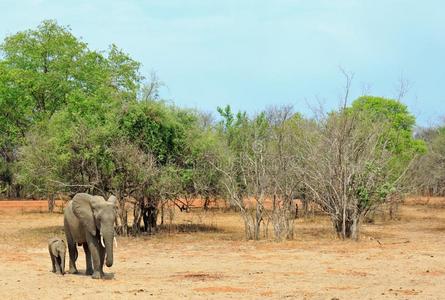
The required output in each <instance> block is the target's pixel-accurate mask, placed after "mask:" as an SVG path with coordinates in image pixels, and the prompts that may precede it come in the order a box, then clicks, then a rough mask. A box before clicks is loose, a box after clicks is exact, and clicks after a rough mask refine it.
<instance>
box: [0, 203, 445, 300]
mask: <svg viewBox="0 0 445 300" xmlns="http://www.w3.org/2000/svg"><path fill="white" fill-rule="evenodd" d="M58 204H59V205H60V203H58ZM45 209H46V202H45V201H32V202H28V201H27V202H22V201H20V202H10V201H8V202H5V201H0V241H1V242H0V274H1V276H0V299H56V298H57V299H61V298H63V299H71V298H73V299H161V298H162V299H178V298H193V299H209V298H212V299H227V298H233V299H260V298H269V299H281V298H283V299H284V298H290V299H444V298H445V294H444V293H445V291H444V287H445V255H444V249H445V199H430V200H428V199H412V200H411V201H408V203H407V204H405V205H404V206H403V207H402V208H401V212H400V213H401V220H399V221H385V222H383V221H379V222H376V223H375V224H364V225H363V227H362V238H361V240H360V241H359V242H351V241H347V242H344V241H339V240H337V239H336V237H335V236H334V235H333V234H332V230H331V225H330V223H329V220H328V219H327V218H325V217H322V216H319V217H313V218H309V219H306V220H303V219H298V220H297V221H296V226H295V231H296V237H295V240H293V241H288V242H282V243H277V242H273V241H270V240H269V241H259V242H247V241H244V240H243V227H242V223H241V220H240V218H239V217H238V216H237V215H236V214H234V213H222V212H220V211H217V210H212V211H209V212H202V211H201V210H193V211H192V212H189V213H186V212H176V213H175V216H174V219H175V222H176V223H177V224H179V225H177V226H172V227H170V232H169V230H168V229H169V227H168V226H166V227H165V228H164V230H163V232H162V233H160V234H158V235H155V236H143V237H138V238H133V237H128V238H123V237H120V238H118V243H119V245H118V248H117V249H115V257H114V262H115V263H114V265H113V267H112V268H109V269H106V270H105V272H106V273H107V276H106V277H107V279H105V280H93V279H91V277H89V276H85V275H83V274H81V275H69V274H67V275H65V276H57V275H55V274H53V273H51V272H50V268H51V262H50V258H49V255H48V253H47V252H48V250H47V240H48V238H50V237H52V236H55V235H58V236H61V237H63V236H64V234H63V226H62V224H63V215H62V214H60V213H54V214H48V213H45V212H44V211H45ZM195 224H199V225H195ZM67 256H68V255H67ZM67 260H68V257H67ZM78 268H79V270H80V271H81V272H84V271H85V263H84V256H83V250H81V249H79V259H78Z"/></svg>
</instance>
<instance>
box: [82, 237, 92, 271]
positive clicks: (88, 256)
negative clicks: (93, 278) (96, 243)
mask: <svg viewBox="0 0 445 300" xmlns="http://www.w3.org/2000/svg"><path fill="white" fill-rule="evenodd" d="M82 246H83V250H84V251H85V260H86V266H87V267H86V271H85V274H86V275H92V274H93V266H92V265H91V252H90V248H88V244H87V243H83V244H82Z"/></svg>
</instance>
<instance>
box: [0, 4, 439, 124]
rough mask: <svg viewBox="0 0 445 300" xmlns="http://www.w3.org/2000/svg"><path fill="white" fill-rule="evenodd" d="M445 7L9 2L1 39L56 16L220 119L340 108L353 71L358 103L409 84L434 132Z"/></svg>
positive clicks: (169, 94)
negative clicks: (223, 111) (221, 113)
mask: <svg viewBox="0 0 445 300" xmlns="http://www.w3.org/2000/svg"><path fill="white" fill-rule="evenodd" d="M23 3H26V4H25V5H26V7H28V8H29V9H28V10H27V11H23V9H22V7H23V6H24V4H23ZM256 3H260V4H257V5H255V4H256ZM274 3H275V4H274ZM440 7H444V5H443V4H441V2H439V1H428V3H427V4H425V3H417V2H414V1H392V2H391V3H387V1H363V2H360V3H358V2H355V1H321V0H319V1H314V2H310V3H309V2H304V1H285V0H282V1H279V5H278V4H277V2H273V3H272V2H271V1H259V2H258V1H255V2H254V1H247V2H243V3H238V2H236V1H233V0H232V1H224V2H216V3H215V2H211V3H210V2H207V1H199V0H194V1H191V2H188V3H187V5H185V4H183V3H182V2H180V1H170V2H168V3H164V2H160V1H153V2H150V3H141V2H136V1H129V2H125V3H122V2H117V1H112V2H109V1H107V2H105V1H98V2H96V3H94V4H91V3H89V2H87V1H79V2H78V3H76V4H73V3H70V2H69V1H57V2H56V1H45V0H27V1H23V2H21V4H17V3H15V2H13V1H9V0H8V1H4V2H2V3H0V11H1V12H0V17H1V18H0V38H1V40H2V41H3V39H4V38H5V37H6V36H9V35H11V34H14V33H16V32H18V31H23V30H26V29H32V28H35V27H37V25H38V24H40V22H42V21H43V20H45V19H54V20H56V21H57V22H58V24H60V25H62V26H69V27H70V28H71V30H72V33H73V34H74V35H75V36H76V37H78V38H79V37H81V39H82V41H83V42H86V43H87V44H88V46H89V47H90V48H91V49H94V50H105V49H107V48H108V46H109V45H111V44H112V43H114V44H116V45H117V46H118V47H119V48H121V49H122V50H123V51H125V52H126V53H129V54H130V56H131V57H132V58H133V59H135V60H136V61H138V62H141V63H142V67H141V73H142V74H143V75H144V76H146V77H148V76H149V74H150V73H151V72H152V71H154V72H156V74H157V76H158V78H159V79H160V80H161V81H162V82H164V83H165V84H166V87H164V88H162V89H161V93H160V96H161V98H162V99H164V100H166V101H169V102H170V101H171V102H173V103H174V104H175V105H178V106H179V107H187V108H195V109H199V110H202V111H206V112H212V113H216V108H217V107H218V106H226V105H230V106H231V107H232V109H233V110H234V111H239V110H241V111H247V112H248V113H249V114H250V113H255V112H258V111H260V110H263V109H265V108H267V107H268V106H270V105H274V104H292V105H293V106H294V107H295V110H296V111H299V112H301V113H303V114H305V115H308V114H309V113H310V108H309V107H310V106H312V107H313V106H318V103H319V102H321V103H323V105H324V107H325V108H326V110H331V109H333V108H336V107H337V106H338V104H339V101H340V98H341V95H342V90H343V86H344V78H343V75H342V73H341V72H340V71H339V67H342V68H344V69H345V70H347V71H348V72H352V73H354V75H355V76H354V80H353V82H352V89H351V97H350V98H349V103H351V102H352V101H353V100H354V99H356V98H357V97H358V96H360V95H362V94H363V91H364V90H365V91H368V93H366V94H369V95H373V96H381V97H387V98H397V94H398V85H399V83H400V80H402V81H403V82H405V83H408V85H409V90H408V93H407V95H406V96H405V97H404V98H402V102H403V103H404V104H406V105H407V106H408V108H409V110H410V112H411V113H413V114H414V115H415V116H416V120H417V124H418V125H419V126H422V127H425V126H432V125H437V124H439V123H440V122H442V120H441V118H442V117H443V115H444V111H445V101H441V100H443V99H442V98H443V93H441V92H442V91H441V90H440V88H441V86H443V85H445V76H444V74H443V69H444V67H445V65H444V63H443V59H442V53H443V52H444V50H445V39H444V38H443V37H444V34H443V32H445V21H444V20H443V18H442V17H441V14H440V11H441V9H440Z"/></svg>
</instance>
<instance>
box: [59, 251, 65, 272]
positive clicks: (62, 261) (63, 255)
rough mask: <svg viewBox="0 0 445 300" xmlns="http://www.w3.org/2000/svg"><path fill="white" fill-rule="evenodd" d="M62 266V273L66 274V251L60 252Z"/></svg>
mask: <svg viewBox="0 0 445 300" xmlns="http://www.w3.org/2000/svg"><path fill="white" fill-rule="evenodd" d="M60 268H61V271H62V275H64V274H65V252H62V253H61V254H60Z"/></svg>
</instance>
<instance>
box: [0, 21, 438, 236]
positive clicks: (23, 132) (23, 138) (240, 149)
mask: <svg viewBox="0 0 445 300" xmlns="http://www.w3.org/2000/svg"><path fill="white" fill-rule="evenodd" d="M0 51H1V59H0V155H1V156H0V195H1V196H2V197H9V198H14V197H16V198H32V197H37V198H39V197H42V198H48V199H50V201H49V203H50V210H51V209H52V207H51V206H52V205H53V201H51V200H52V199H54V198H55V197H58V195H59V194H60V193H62V194H65V195H69V194H74V193H76V192H89V193H92V194H102V195H104V196H108V195H109V194H114V195H116V196H117V198H118V199H119V203H120V205H119V206H120V209H119V210H118V211H119V219H120V224H121V225H120V228H119V230H120V232H121V233H122V234H127V233H129V231H130V230H131V231H132V232H133V233H137V232H138V231H139V230H141V226H140V223H141V220H143V221H144V223H145V227H144V228H145V230H152V229H153V227H155V226H156V219H157V215H158V211H159V209H160V208H162V207H163V205H165V203H168V202H170V203H174V204H175V205H177V206H179V207H180V208H181V209H182V208H183V207H184V206H185V204H186V202H187V199H194V198H197V197H199V198H202V199H204V200H205V206H208V205H209V203H210V201H212V200H214V199H224V200H225V201H227V203H228V204H229V205H230V206H231V207H232V208H233V209H235V210H236V211H238V212H240V214H241V216H242V218H243V220H244V224H245V230H246V231H245V232H246V238H248V239H259V238H261V237H263V236H264V235H265V234H267V233H268V232H269V230H268V228H269V226H270V227H271V228H272V233H273V236H274V238H276V239H278V240H280V239H287V238H292V237H293V234H294V232H293V220H294V217H295V213H296V212H295V209H296V206H295V201H294V200H295V199H297V198H298V199H301V201H302V203H303V206H304V207H307V206H308V205H309V203H312V204H315V205H317V207H319V208H320V209H321V210H322V211H324V212H325V213H327V214H328V215H329V216H330V218H331V220H332V224H333V227H334V229H335V231H336V232H337V234H338V235H339V236H340V237H341V238H357V237H358V234H359V225H360V223H361V221H362V220H363V218H364V217H365V216H367V215H369V214H370V213H372V212H373V211H374V210H375V209H376V208H377V207H379V206H380V205H381V204H383V203H386V202H388V201H391V199H395V198H397V197H400V195H402V194H403V193H405V192H410V191H413V189H418V191H420V192H422V193H429V194H433V195H442V194H443V186H442V185H443V184H442V183H443V180H442V178H443V175H442V170H443V169H442V168H441V166H442V165H443V162H442V161H443V155H444V154H445V147H444V145H445V143H444V132H445V131H444V129H443V128H436V129H425V130H422V131H421V132H419V133H417V134H416V136H415V135H414V126H415V118H414V116H412V115H411V114H410V113H409V112H408V110H407V107H406V106H405V105H404V104H402V103H400V102H399V101H397V100H391V99H385V98H380V97H371V96H363V97H360V98H358V99H356V100H355V101H353V102H352V105H350V106H347V105H346V101H345V105H344V106H343V107H340V108H339V109H338V110H336V111H332V112H329V113H326V114H318V115H317V117H313V118H308V117H305V116H303V115H301V114H299V113H298V112H296V111H295V110H294V109H293V108H292V107H291V106H280V107H270V108H268V109H266V110H264V111H263V112H260V113H258V114H256V115H253V116H251V115H248V114H247V113H245V112H233V111H232V110H231V108H230V107H229V106H226V107H220V108H218V113H219V116H218V118H214V117H213V116H212V115H211V114H207V113H203V112H200V111H196V110H190V109H183V108H178V107H176V106H174V105H171V104H168V103H166V102H164V101H162V100H161V99H159V87H160V85H161V83H160V82H159V81H157V79H156V77H155V76H151V77H150V78H149V79H147V78H144V77H143V76H142V74H141V73H140V63H138V62H136V61H134V60H133V59H132V58H131V57H130V56H129V55H128V54H126V53H125V52H123V51H122V50H120V49H119V48H118V47H116V46H115V45H112V46H110V47H109V49H108V50H107V51H101V52H98V51H94V50H91V49H89V48H88V45H87V44H86V43H84V42H83V41H81V40H79V39H78V38H76V37H75V36H73V35H72V33H71V31H70V29H69V28H67V27H62V26H59V25H58V24H57V23H56V22H54V21H44V22H42V23H41V25H40V26H38V28H37V29H34V30H27V31H23V32H19V33H17V34H14V35H11V36H8V37H7V38H5V40H4V41H3V43H2V44H1V46H0ZM428 150H429V151H428ZM431 174H434V176H431ZM128 202H133V203H134V204H135V206H134V213H135V216H134V219H135V222H134V224H133V226H132V227H131V229H130V228H129V224H128V222H127V214H128V211H127V210H126V209H125V207H126V204H127V203H128ZM143 216H145V217H147V218H142V217H143ZM263 229H264V230H263Z"/></svg>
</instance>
